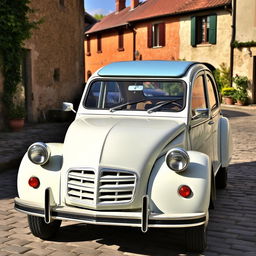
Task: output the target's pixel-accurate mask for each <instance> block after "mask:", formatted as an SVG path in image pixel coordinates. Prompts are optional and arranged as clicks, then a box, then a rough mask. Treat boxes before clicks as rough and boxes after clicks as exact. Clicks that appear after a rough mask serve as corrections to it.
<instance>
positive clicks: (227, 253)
mask: <svg viewBox="0 0 256 256" xmlns="http://www.w3.org/2000/svg"><path fill="white" fill-rule="evenodd" d="M224 115H225V116H228V117H229V118H230V122H231V127H232V132H233V142H234V154H233V159H232V163H231V165H230V168H229V182H228V186H227V188H226V189H225V190H218V191H217V200H216V203H215V209H214V210H211V211H210V221H209V226H208V248H207V250H206V251H205V252H204V255H206V256H236V255H239V256H242V255H244V256H245V255H246V256H254V255H256V195H255V194H256V113H255V110H254V111H246V112H245V111H241V110H231V109H226V110H224ZM16 176H17V170H16V169H12V170H8V171H5V172H2V173H1V172H0V256H8V255H18V254H22V255H27V256H36V255H50V256H59V255H60V256H65V255H70V256H99V255H101V256H119V255H126V256H136V255H137V256H138V255H150V256H168V255H169V256H178V255H180V256H185V255H194V254H189V253H187V252H186V250H185V249H184V246H183V241H182V237H183V231H181V230H172V231H170V230H162V229H156V230H152V229H151V230H149V232H148V233H146V234H143V233H141V231H140V230H139V229H133V228H120V227H100V226H92V225H89V226H87V225H85V224H78V223H74V222H71V221H64V222H62V227H61V229H60V232H59V233H58V234H57V236H56V237H55V239H54V240H53V241H42V240H40V239H39V238H36V237H34V236H33V235H32V234H31V233H30V230H29V228H28V224H27V218H26V215H25V214H22V213H19V212H17V211H16V210H14V209H13V202H14V197H15V196H17V192H16Z"/></svg>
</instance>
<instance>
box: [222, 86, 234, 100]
mask: <svg viewBox="0 0 256 256" xmlns="http://www.w3.org/2000/svg"><path fill="white" fill-rule="evenodd" d="M235 93H236V89H235V88H233V87H224V88H222V90H221V94H222V96H224V97H231V98H233V97H234V95H235Z"/></svg>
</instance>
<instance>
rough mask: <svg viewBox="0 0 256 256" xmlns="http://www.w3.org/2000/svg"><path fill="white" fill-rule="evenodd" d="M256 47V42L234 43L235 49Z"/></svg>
mask: <svg viewBox="0 0 256 256" xmlns="http://www.w3.org/2000/svg"><path fill="white" fill-rule="evenodd" d="M253 46H256V42H255V41H253V40H252V41H248V42H238V41H234V42H233V47H234V48H242V47H253Z"/></svg>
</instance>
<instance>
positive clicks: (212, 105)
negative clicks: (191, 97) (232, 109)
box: [205, 72, 220, 172]
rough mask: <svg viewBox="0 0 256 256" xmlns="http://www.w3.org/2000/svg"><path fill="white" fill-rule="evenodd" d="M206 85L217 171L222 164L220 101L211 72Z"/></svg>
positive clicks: (213, 156) (207, 76)
mask: <svg viewBox="0 0 256 256" xmlns="http://www.w3.org/2000/svg"><path fill="white" fill-rule="evenodd" d="M205 79H206V87H207V94H208V105H209V111H210V120H209V122H208V124H209V125H210V126H211V135H212V140H211V141H212V165H213V171H214V172H216V171H217V170H218V168H219V166H220V152H219V151H220V145H219V134H218V133H219V119H220V102H219V96H218V91H217V86H216V83H215V80H214V78H213V76H212V75H211V73H209V72H206V73H205Z"/></svg>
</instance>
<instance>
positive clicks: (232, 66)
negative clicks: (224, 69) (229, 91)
mask: <svg viewBox="0 0 256 256" xmlns="http://www.w3.org/2000/svg"><path fill="white" fill-rule="evenodd" d="M231 28H232V36H231V42H230V77H231V85H230V86H232V78H233V74H234V46H233V43H234V42H235V40H236V0H233V2H232V25H231Z"/></svg>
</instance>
